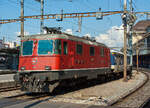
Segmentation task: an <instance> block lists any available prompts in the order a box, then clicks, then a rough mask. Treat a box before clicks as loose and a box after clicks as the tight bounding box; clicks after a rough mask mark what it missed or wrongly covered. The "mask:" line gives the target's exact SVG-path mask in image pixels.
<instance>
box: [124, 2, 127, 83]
mask: <svg viewBox="0 0 150 108" xmlns="http://www.w3.org/2000/svg"><path fill="white" fill-rule="evenodd" d="M126 13H127V0H124V72H123V81H127V15H126Z"/></svg>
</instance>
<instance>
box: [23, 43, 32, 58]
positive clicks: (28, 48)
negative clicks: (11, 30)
mask: <svg viewBox="0 0 150 108" xmlns="http://www.w3.org/2000/svg"><path fill="white" fill-rule="evenodd" d="M22 49H23V50H22V54H23V55H32V50H33V41H25V42H23V48H22Z"/></svg>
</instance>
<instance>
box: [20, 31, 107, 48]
mask: <svg viewBox="0 0 150 108" xmlns="http://www.w3.org/2000/svg"><path fill="white" fill-rule="evenodd" d="M53 38H59V39H67V40H74V41H78V42H83V43H86V44H90V45H96V46H98V45H101V46H104V47H107V46H106V45H105V44H103V43H99V42H94V41H92V40H90V39H85V38H84V37H78V36H73V35H70V34H66V33H62V34H38V35H28V36H24V37H21V40H30V39H53ZM107 48H108V47H107Z"/></svg>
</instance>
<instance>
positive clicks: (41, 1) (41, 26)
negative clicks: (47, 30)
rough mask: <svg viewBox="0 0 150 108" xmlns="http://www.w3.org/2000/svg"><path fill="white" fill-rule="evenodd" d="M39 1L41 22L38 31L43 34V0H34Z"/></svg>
mask: <svg viewBox="0 0 150 108" xmlns="http://www.w3.org/2000/svg"><path fill="white" fill-rule="evenodd" d="M35 1H37V2H40V3H41V24H40V33H41V34H43V27H44V18H43V15H44V0H35Z"/></svg>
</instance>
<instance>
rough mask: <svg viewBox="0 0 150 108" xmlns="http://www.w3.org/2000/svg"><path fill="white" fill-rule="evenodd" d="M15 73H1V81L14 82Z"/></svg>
mask: <svg viewBox="0 0 150 108" xmlns="http://www.w3.org/2000/svg"><path fill="white" fill-rule="evenodd" d="M14 75H15V74H3V75H0V83H5V82H13V81H14V79H13V77H14Z"/></svg>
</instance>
